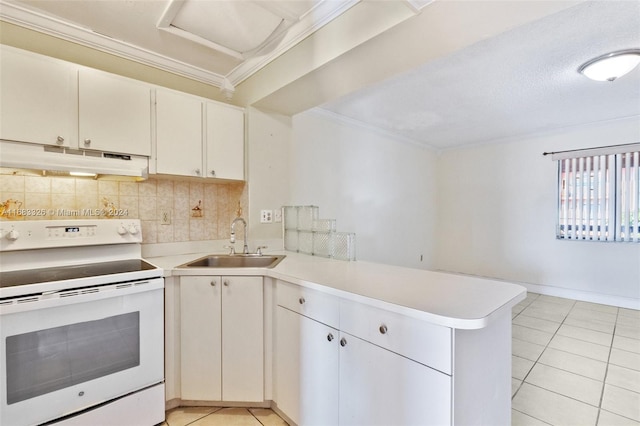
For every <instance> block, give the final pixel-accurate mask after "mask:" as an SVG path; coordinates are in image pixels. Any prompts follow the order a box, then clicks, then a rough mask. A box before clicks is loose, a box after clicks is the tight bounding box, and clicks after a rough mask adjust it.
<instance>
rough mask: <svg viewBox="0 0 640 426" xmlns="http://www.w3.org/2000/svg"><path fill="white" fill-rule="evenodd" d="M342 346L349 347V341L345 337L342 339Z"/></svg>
mask: <svg viewBox="0 0 640 426" xmlns="http://www.w3.org/2000/svg"><path fill="white" fill-rule="evenodd" d="M340 346H342V347H343V348H344V347H345V346H347V339H345V338H344V337H343V338H342V339H340Z"/></svg>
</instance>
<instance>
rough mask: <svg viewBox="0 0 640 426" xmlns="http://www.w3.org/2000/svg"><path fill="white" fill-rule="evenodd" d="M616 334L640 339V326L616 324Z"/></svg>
mask: <svg viewBox="0 0 640 426" xmlns="http://www.w3.org/2000/svg"><path fill="white" fill-rule="evenodd" d="M616 335H618V336H623V337H629V338H631V339H637V340H640V327H633V326H629V325H621V324H618V325H616Z"/></svg>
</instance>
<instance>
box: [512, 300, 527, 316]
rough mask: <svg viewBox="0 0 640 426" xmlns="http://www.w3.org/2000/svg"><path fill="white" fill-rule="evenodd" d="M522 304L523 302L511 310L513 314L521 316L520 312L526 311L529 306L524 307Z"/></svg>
mask: <svg viewBox="0 0 640 426" xmlns="http://www.w3.org/2000/svg"><path fill="white" fill-rule="evenodd" d="M521 303H522V302H520V303H518V304H517V305H515V306H514V307H513V308H511V312H512V313H514V314H519V313H520V312H522V311H523V310H524V308H526V307H527V305H522V304H521Z"/></svg>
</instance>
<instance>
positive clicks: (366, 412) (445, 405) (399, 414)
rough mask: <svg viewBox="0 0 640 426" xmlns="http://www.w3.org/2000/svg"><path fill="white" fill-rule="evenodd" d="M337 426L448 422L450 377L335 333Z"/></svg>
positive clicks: (354, 338) (443, 423) (362, 341)
mask: <svg viewBox="0 0 640 426" xmlns="http://www.w3.org/2000/svg"><path fill="white" fill-rule="evenodd" d="M340 345H341V348H340V404H339V406H340V409H339V413H340V414H339V419H340V421H339V424H340V425H354V426H356V425H357V426H361V425H368V426H373V425H381V426H387V425H403V426H409V425H421V426H424V425H449V424H451V377H450V376H448V375H446V374H443V373H440V372H439V371H436V370H433V369H431V368H429V367H426V366H424V365H422V364H419V363H417V362H415V361H413V360H410V359H408V358H405V357H404V356H401V355H398V354H396V353H393V352H391V351H388V350H386V349H383V348H381V347H379V346H376V345H374V344H372V343H369V342H366V341H364V340H362V339H359V338H357V337H355V336H351V335H349V334H346V333H341V334H340Z"/></svg>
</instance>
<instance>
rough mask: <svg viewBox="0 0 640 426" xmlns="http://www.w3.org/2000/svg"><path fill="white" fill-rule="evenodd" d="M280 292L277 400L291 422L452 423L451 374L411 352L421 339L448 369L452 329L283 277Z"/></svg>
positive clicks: (368, 423) (279, 284) (302, 423)
mask: <svg viewBox="0 0 640 426" xmlns="http://www.w3.org/2000/svg"><path fill="white" fill-rule="evenodd" d="M276 292H277V294H276V299H277V303H278V307H277V308H276V309H277V314H276V358H275V359H276V374H275V383H276V393H275V399H276V403H277V406H278V409H280V410H281V411H282V412H283V413H284V414H286V415H287V416H288V417H289V418H290V419H291V420H292V421H293V422H295V423H296V424H298V425H300V426H303V425H354V426H355V425H358V426H361V425H367V426H368V425H403V426H404V425H450V424H452V378H451V376H450V375H449V374H445V373H443V372H441V371H438V370H437V369H435V368H432V367H430V366H427V365H425V364H424V363H422V362H423V361H421V362H417V361H416V360H414V359H411V358H410V355H411V356H413V354H414V353H416V352H420V351H417V350H416V345H415V343H414V342H413V341H412V338H414V339H418V340H421V342H419V344H420V346H421V347H422V348H423V349H424V350H425V351H426V352H428V353H429V356H428V357H427V359H429V360H431V359H433V360H434V362H436V363H438V364H440V365H438V367H442V369H443V370H445V371H450V363H451V330H450V329H448V328H446V327H437V326H429V327H427V328H426V329H425V328H424V327H422V325H423V323H422V322H421V321H417V320H413V319H410V318H406V317H401V316H398V315H397V314H390V313H387V312H386V311H383V310H379V309H370V308H368V307H362V306H361V305H360V304H357V303H352V302H348V303H344V301H341V300H340V299H339V298H337V297H334V296H328V295H327V294H324V293H320V292H317V291H313V290H309V289H305V288H302V287H299V286H295V285H293V284H290V283H285V282H282V281H279V282H278V286H277V290H276ZM338 311H339V319H338ZM415 321H417V323H418V324H416V323H414V322H415ZM325 322H329V323H331V324H333V325H336V326H338V328H334V327H330V326H328V325H325ZM338 322H339V324H337V323H338ZM343 328H346V329H347V330H350V331H351V332H352V333H355V334H357V336H356V335H353V334H349V333H347V332H345V331H343ZM352 330H355V331H352ZM379 336H380V337H379ZM387 347H388V348H391V349H392V350H389V349H386V348H387ZM437 351H444V354H445V358H448V364H447V363H444V362H440V361H439V360H440V359H441V357H440V356H439V355H436V354H435V352H437ZM416 358H418V357H416Z"/></svg>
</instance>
